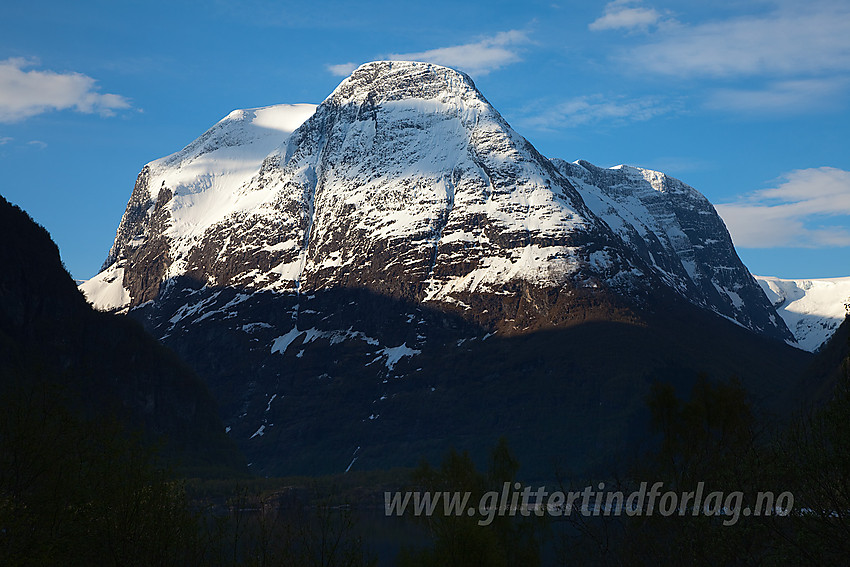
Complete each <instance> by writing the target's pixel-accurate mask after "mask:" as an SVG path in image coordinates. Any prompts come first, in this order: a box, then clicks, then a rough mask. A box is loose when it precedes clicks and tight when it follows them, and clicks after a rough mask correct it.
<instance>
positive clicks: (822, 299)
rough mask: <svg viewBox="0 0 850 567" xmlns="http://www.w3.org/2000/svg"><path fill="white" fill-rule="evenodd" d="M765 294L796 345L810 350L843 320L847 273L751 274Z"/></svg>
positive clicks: (849, 289) (848, 298)
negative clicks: (788, 276) (796, 276)
mask: <svg viewBox="0 0 850 567" xmlns="http://www.w3.org/2000/svg"><path fill="white" fill-rule="evenodd" d="M755 278H756V281H757V282H758V283H759V285H760V286H761V287H762V289H763V290H764V293H765V295H767V298H768V299H769V300H770V301H771V303H773V305H774V306H775V307H776V311H777V313H779V315H780V316H781V317H782V319H784V320H785V324H786V325H788V329H790V331H791V332H792V333H794V337H795V338H796V339H797V344H796V345H795V346H798V347H799V348H801V349H803V350H807V351H810V352H814V351H815V350H817V349H818V348H819V347H820V346H821V345H822V344H823V343H824V342H826V341H827V340H828V339H829V337H831V336H832V334H833V333H834V332H835V330H836V329H837V328H838V326H839V325H841V322H842V321H844V318H845V316H846V315H847V312H848V304H850V277H844V278H823V279H810V280H804V279H799V280H791V279H782V278H775V277H772V276H755Z"/></svg>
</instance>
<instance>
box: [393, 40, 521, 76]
mask: <svg viewBox="0 0 850 567" xmlns="http://www.w3.org/2000/svg"><path fill="white" fill-rule="evenodd" d="M529 43H531V40H529V38H528V36H527V34H526V32H523V31H519V30H510V31H506V32H500V33H497V34H496V35H494V36H491V37H485V38H483V39H481V40H479V41H476V42H474V43H466V44H463V45H454V46H451V47H439V48H437V49H429V50H428V51H421V52H418V53H392V54H390V55H388V56H387V58H388V59H394V60H399V61H423V62H427V63H436V64H438V65H445V66H447V67H452V68H455V69H460V70H461V71H465V72H467V73H469V74H470V75H473V76H481V75H486V74H487V73H490V72H491V71H495V70H497V69H501V68H502V67H505V66H506V65H510V64H511V63H516V62H518V61H520V60H521V57H520V49H521V47H522V46H523V45H526V44H529Z"/></svg>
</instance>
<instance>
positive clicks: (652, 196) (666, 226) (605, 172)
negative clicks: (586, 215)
mask: <svg viewBox="0 0 850 567" xmlns="http://www.w3.org/2000/svg"><path fill="white" fill-rule="evenodd" d="M552 162H553V163H554V164H555V166H556V167H557V168H558V169H559V171H560V172H561V173H562V174H563V175H564V176H565V177H566V178H567V179H568V180H569V181H570V183H571V184H572V185H573V186H575V187H576V189H578V191H579V193H581V196H582V198H583V199H584V202H585V203H586V204H587V206H588V207H590V209H591V210H592V211H593V212H594V213H595V214H596V215H597V216H599V217H600V218H601V219H603V220H604V221H605V222H606V223H607V224H608V226H610V227H611V229H612V230H613V231H614V232H615V233H616V234H617V235H618V236H619V237H620V238H622V240H623V242H624V243H626V245H627V246H629V247H630V248H631V249H632V250H633V251H634V252H635V253H636V254H638V255H639V256H640V257H641V258H642V259H643V260H644V261H645V262H646V263H647V264H649V265H650V266H652V268H653V270H654V271H655V272H656V273H658V274H660V275H661V277H662V279H663V281H665V282H666V283H667V284H668V285H669V286H670V287H671V288H672V289H674V290H676V291H677V292H678V293H679V294H681V295H682V296H683V297H685V298H687V299H688V300H689V301H691V302H692V303H696V304H697V305H700V306H701V307H704V308H706V309H710V310H711V311H714V312H715V313H718V314H720V315H722V316H724V317H727V318H729V319H731V320H733V321H736V322H738V323H739V324H742V325H744V326H745V327H748V328H751V329H754V330H757V331H766V330H769V329H772V328H775V327H776V326H777V323H778V321H777V319H776V316H775V315H774V313H773V310H772V309H770V305H769V304H768V303H767V302H766V301H765V300H764V297H763V294H762V293H761V290H760V289H759V287H758V285H756V282H755V281H754V280H753V277H752V276H751V275H750V273H749V271H748V270H747V268H746V266H744V264H743V263H742V262H741V260H740V259H739V258H738V255H737V253H736V252H735V247H734V245H733V244H732V239H731V237H730V236H729V232H728V231H727V230H726V225H725V224H724V223H723V221H722V220H721V218H720V216H719V215H718V214H717V212H716V211H715V210H714V207H713V206H712V204H711V203H710V202H709V201H708V199H706V198H705V197H704V196H703V195H702V194H701V193H700V192H699V191H697V190H696V189H694V188H693V187H690V186H689V185H686V184H685V183H682V182H681V181H679V180H678V179H674V178H672V177H669V176H667V175H665V174H663V173H660V172H658V171H652V170H648V169H641V168H637V167H629V166H623V165H621V166H617V167H613V168H610V169H603V168H600V167H596V166H595V165H593V164H590V163H588V162H586V161H583V160H581V161H577V162H575V163H569V162H566V161H563V160H560V159H553V160H552ZM785 338H786V339H790V338H791V337H790V335H789V336H786V337H785Z"/></svg>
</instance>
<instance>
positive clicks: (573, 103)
mask: <svg viewBox="0 0 850 567" xmlns="http://www.w3.org/2000/svg"><path fill="white" fill-rule="evenodd" d="M671 111H672V107H671V105H670V104H668V103H667V102H665V101H663V100H662V99H660V98H658V97H645V98H638V99H627V98H625V97H613V98H606V97H604V96H603V95H599V94H597V95H591V96H581V97H575V98H572V99H569V100H566V101H563V102H561V103H558V104H553V105H550V106H548V107H546V108H545V109H544V110H541V111H536V112H532V113H531V114H530V115H529V116H527V117H526V118H524V119H521V120H520V121H521V123H522V124H523V125H524V126H527V127H530V128H538V129H541V130H548V129H553V128H570V127H575V126H582V125H586V124H595V123H605V124H608V125H612V124H623V123H626V122H643V121H646V120H650V119H652V118H655V117H656V116H660V115H662V114H667V113H669V112H671Z"/></svg>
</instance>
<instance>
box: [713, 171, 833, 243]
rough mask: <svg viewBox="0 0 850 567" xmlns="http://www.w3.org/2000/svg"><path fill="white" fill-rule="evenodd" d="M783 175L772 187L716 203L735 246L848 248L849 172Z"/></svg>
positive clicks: (800, 172) (799, 172) (793, 172)
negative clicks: (727, 201) (729, 200)
mask: <svg viewBox="0 0 850 567" xmlns="http://www.w3.org/2000/svg"><path fill="white" fill-rule="evenodd" d="M782 179H783V180H784V181H783V182H782V183H781V184H779V185H778V186H777V187H775V188H771V189H765V190H762V191H756V192H754V193H752V194H750V195H745V196H743V197H742V198H741V199H739V200H738V201H736V202H734V203H725V204H720V205H717V206H716V209H717V212H718V213H719V214H720V216H721V217H723V220H724V222H725V223H726V226H727V227H728V228H729V232H730V233H731V234H732V240H733V241H734V242H735V245H736V246H739V247H742V248H777V247H786V246H787V247H798V248H830V247H839V246H850V229H848V225H850V171H844V170H842V169H836V168H833V167H820V168H812V169H800V170H795V171H792V172H790V173H788V174H786V175H784V176H783V178H782ZM829 220H832V221H833V222H828V221H829ZM836 221H837V222H836Z"/></svg>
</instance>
